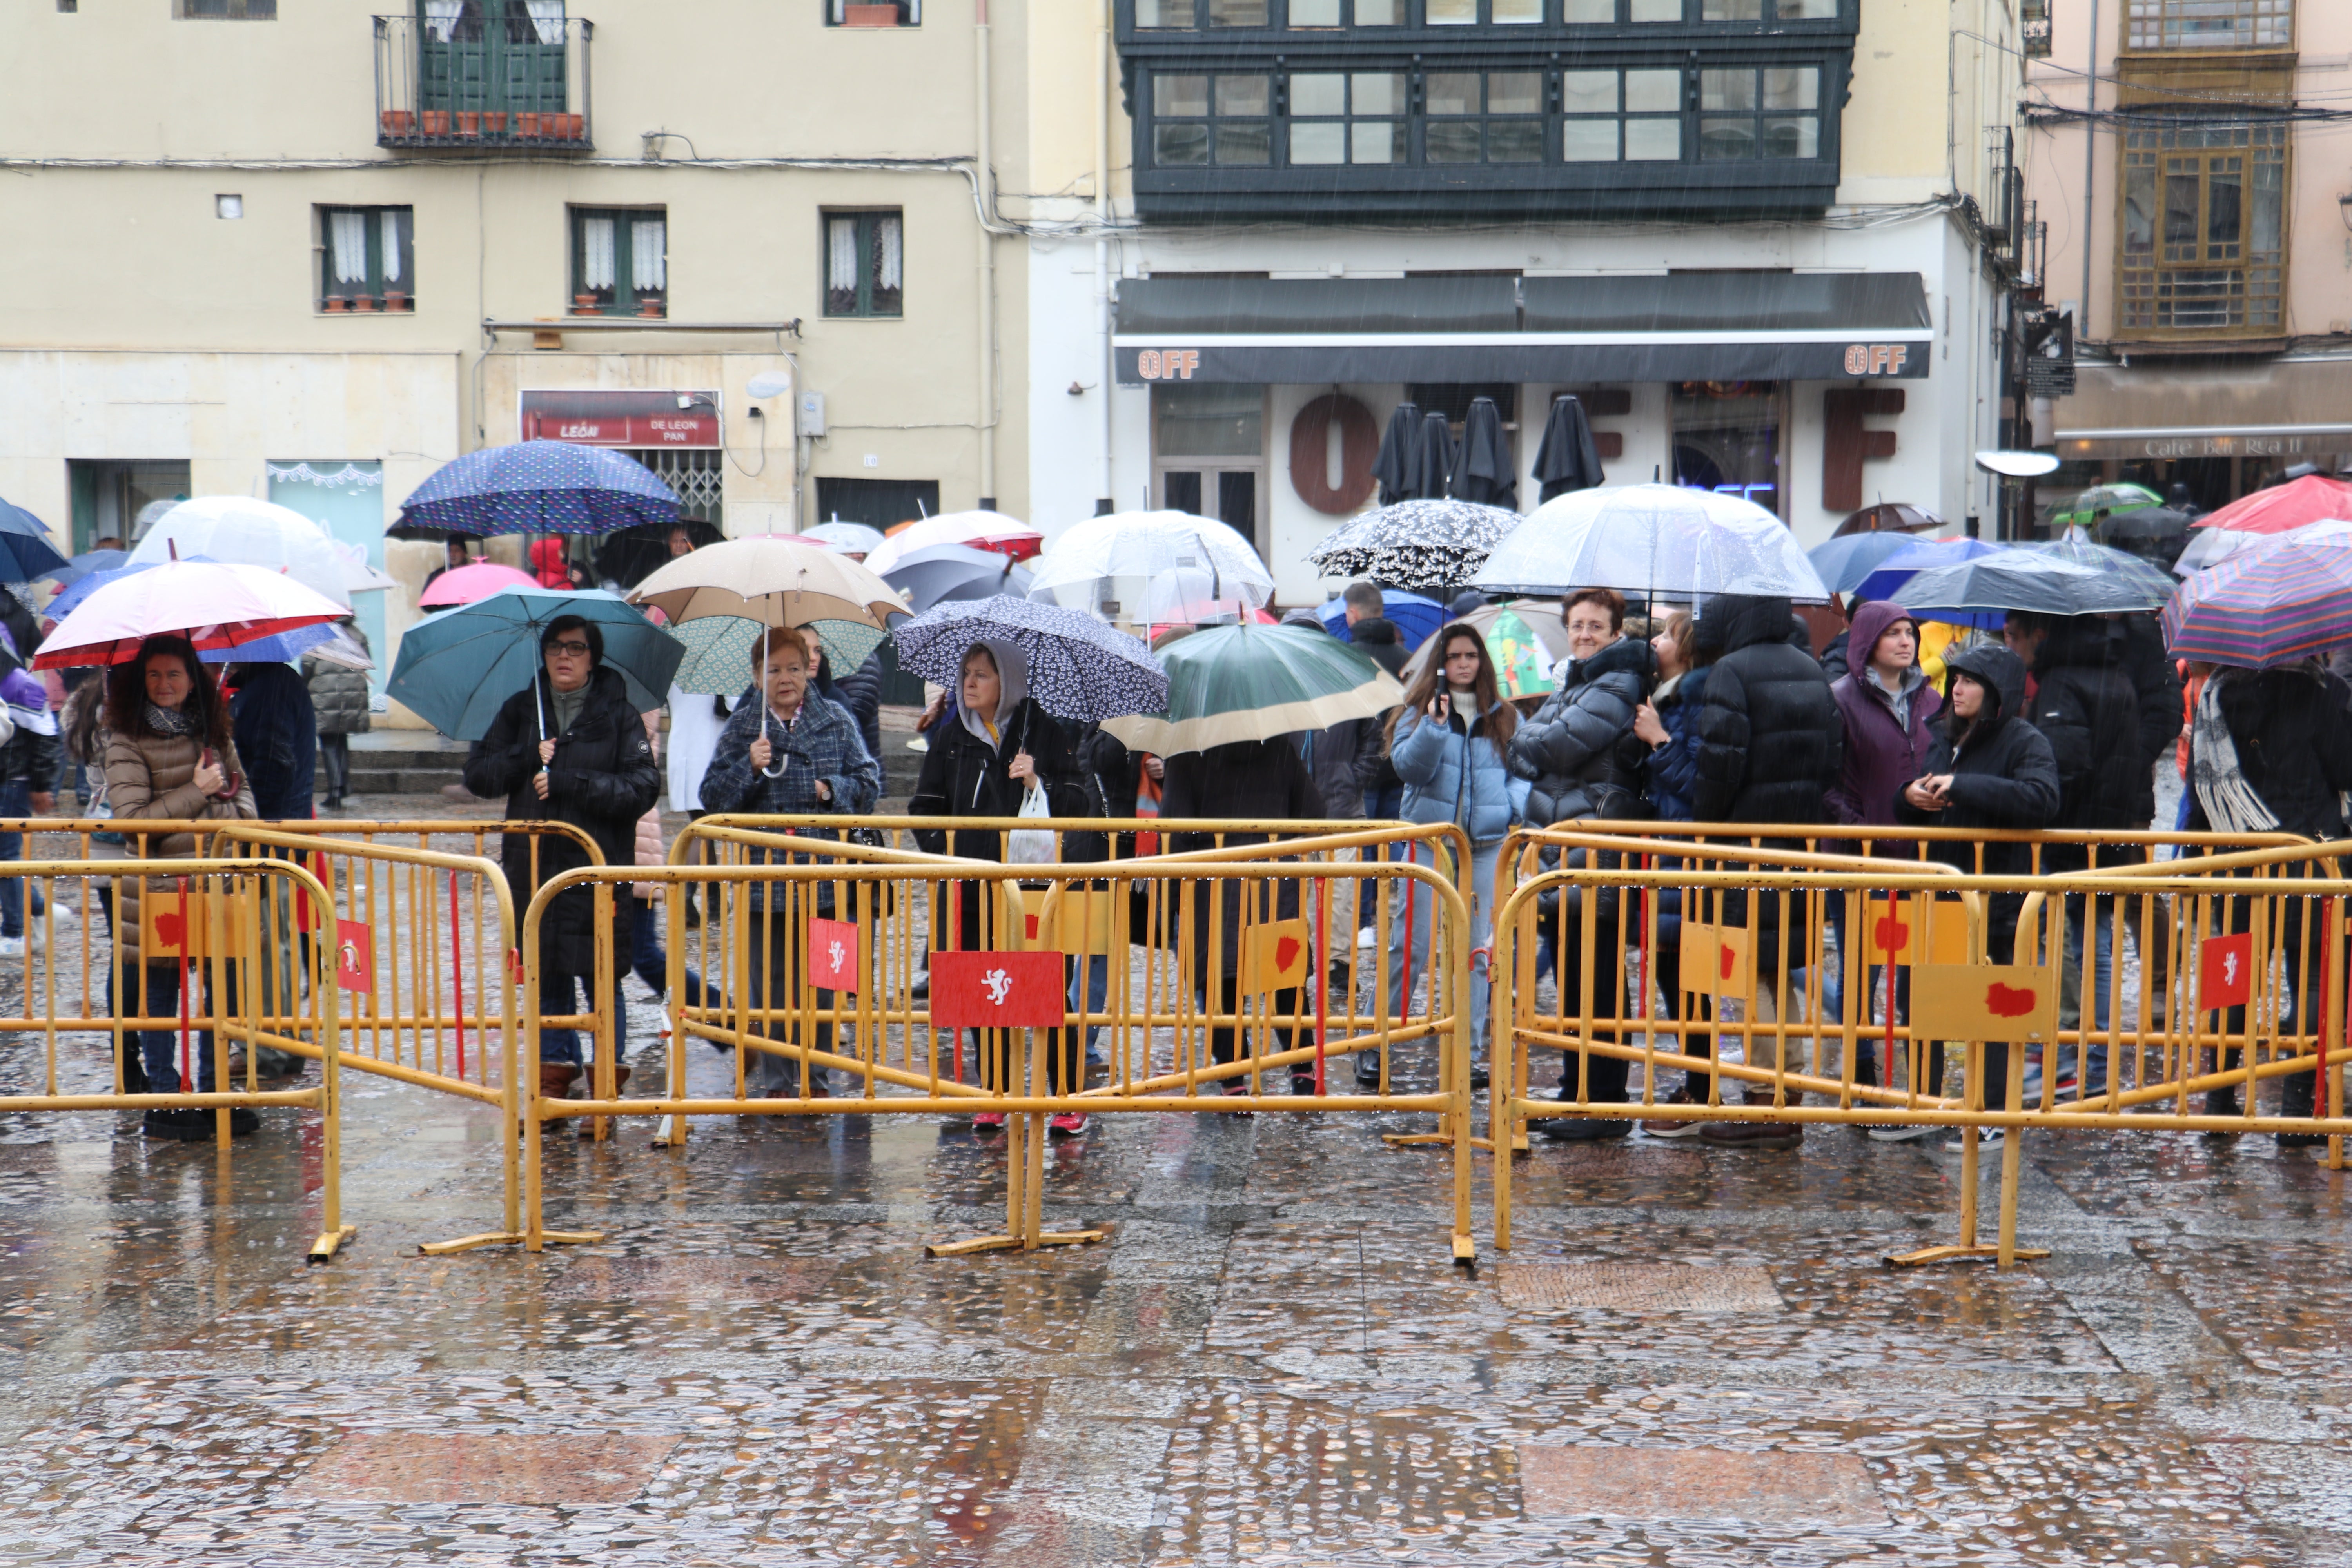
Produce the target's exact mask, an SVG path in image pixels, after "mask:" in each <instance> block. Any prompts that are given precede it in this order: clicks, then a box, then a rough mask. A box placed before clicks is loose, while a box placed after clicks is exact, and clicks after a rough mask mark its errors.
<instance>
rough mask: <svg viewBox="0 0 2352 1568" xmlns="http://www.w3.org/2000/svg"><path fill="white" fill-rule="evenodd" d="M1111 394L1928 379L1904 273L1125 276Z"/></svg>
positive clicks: (1921, 292)
mask: <svg viewBox="0 0 2352 1568" xmlns="http://www.w3.org/2000/svg"><path fill="white" fill-rule="evenodd" d="M1934 336H1935V331H1934V323H1933V321H1932V320H1931V318H1930V317H1929V315H1928V313H1927V290H1926V289H1925V288H1924V287H1922V285H1921V282H1920V279H1919V275H1918V274H1917V273H1916V272H1832V273H1794V272H1745V271H1740V272H1674V273H1665V274H1661V275H1655V276H1645V277H1626V276H1617V277H1607V278H1526V279H1521V278H1483V277H1473V278H1334V279H1328V280H1326V279H1265V278H1185V277H1181V276H1180V277H1160V278H1141V279H1128V280H1127V281H1126V282H1124V283H1121V284H1120V285H1119V289H1118V330H1117V333H1116V335H1115V337H1114V338H1113V340H1112V348H1113V350H1114V352H1115V353H1116V356H1117V359H1118V379H1119V381H1120V382H1121V383H1122V384H1127V385H1131V386H1132V385H1143V384H1150V383H1152V382H1160V381H1173V382H1185V381H1192V382H1241V383H1253V384H1315V383H1318V382H1335V381H1337V382H1398V381H1408V382H1410V381H1423V382H1431V381H1435V382H1496V381H1524V382H1551V383H1559V384H1592V383H1599V382H1624V381H1843V380H1860V379H1864V378H1868V379H1874V380H1875V379H1883V378H1888V377H1901V378H1918V377H1924V376H1925V375H1927V367H1928V359H1929V356H1928V353H1927V350H1928V345H1929V344H1930V343H1931V342H1932V341H1933V339H1934Z"/></svg>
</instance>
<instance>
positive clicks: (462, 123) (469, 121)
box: [457, 109, 482, 136]
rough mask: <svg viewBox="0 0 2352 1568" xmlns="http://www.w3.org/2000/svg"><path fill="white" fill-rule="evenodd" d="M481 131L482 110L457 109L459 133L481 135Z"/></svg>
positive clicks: (461, 134) (462, 134)
mask: <svg viewBox="0 0 2352 1568" xmlns="http://www.w3.org/2000/svg"><path fill="white" fill-rule="evenodd" d="M481 133H482V116H481V111H480V110H474V109H461V110H458V111H457V134H458V135H460V136H479V135H480V134H481Z"/></svg>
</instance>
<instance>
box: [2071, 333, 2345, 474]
mask: <svg viewBox="0 0 2352 1568" xmlns="http://www.w3.org/2000/svg"><path fill="white" fill-rule="evenodd" d="M2053 409H2054V413H2055V418H2056V424H2057V435H2058V455H2059V456H2060V457H2062V458H2247V457H2255V458H2298V457H2314V456H2318V455H2321V454H2325V453H2328V452H2352V359H2319V358H2312V359H2259V360H2245V359H2235V360H2228V361H2222V362H2219V363H2211V362H2202V363H2200V362H2198V361H2180V360H2174V361H2170V362H2168V363H2143V364H2136V365H2119V364H2084V365H2080V366H2078V367H2077V368H2076V370H2075V373H2074V395H2073V396H2072V397H2061V398H2059V399H2057V400H2056V402H2055V404H2054V405H2053Z"/></svg>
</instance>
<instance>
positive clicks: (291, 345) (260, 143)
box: [0, 0, 1029, 668]
mask: <svg viewBox="0 0 2352 1568" xmlns="http://www.w3.org/2000/svg"><path fill="white" fill-rule="evenodd" d="M982 17H983V19H982V21H981V22H979V23H976V22H975V20H974V17H973V15H972V13H971V10H970V9H969V8H959V9H958V10H957V11H956V12H954V13H952V14H950V13H944V12H941V11H940V10H938V9H936V8H934V10H933V11H932V13H931V14H929V15H926V14H925V12H924V9H923V6H922V5H921V4H920V0H895V3H893V4H885V5H871V4H849V3H846V0H799V3H796V4H790V5H779V4H772V3H767V0H697V3H696V4H695V5H691V6H680V5H674V4H672V5H665V4H658V3H656V0H414V3H413V4H412V5H408V6H407V7H406V8H402V7H401V5H399V0H375V4H374V5H373V6H369V5H344V4H340V3H336V0H142V3H141V4H138V5H115V4H84V5H72V4H64V5H60V4H57V3H56V0H38V4H26V5H17V6H12V7H9V8H7V10H6V11H5V15H0V61H5V62H6V64H5V67H0V70H5V79H6V84H7V85H6V90H5V92H0V154H5V156H0V169H5V178H0V230H5V233H6V234H7V235H8V236H9V238H8V240H7V242H6V244H5V247H0V421H5V423H0V496H5V498H7V499H8V500H12V501H14V502H16V504H18V505H20V506H23V507H25V508H26V509H27V510H31V511H32V512H34V513H35V514H36V515H37V516H38V517H40V518H41V519H43V520H44V521H47V522H48V523H49V524H50V526H51V527H52V528H53V530H54V531H56V533H57V535H58V542H59V543H60V545H61V546H66V547H68V548H70V549H72V550H76V551H79V550H83V549H87V548H89V547H90V545H91V544H92V543H93V542H96V541H97V540H99V539H100V538H103V537H108V536H121V535H123V534H124V533H125V531H126V530H128V529H129V528H130V527H131V526H132V525H133V523H134V520H135V519H136V517H137V515H138V513H139V511H140V510H142V507H144V506H146V505H147V504H149V503H151V502H152V501H154V500H168V499H170V498H172V497H174V496H184V495H190V494H218V493H234V494H250V495H257V496H265V497H268V498H269V499H272V500H279V501H282V502H285V503H286V504H289V505H293V506H295V507H296V508H297V510H306V511H308V512H309V513H310V515H313V516H317V517H319V518H320V520H321V521H324V522H326V523H327V524H328V525H329V526H330V527H331V529H332V530H334V531H336V532H337V533H338V534H339V535H340V536H341V537H345V538H348V539H351V540H352V541H353V542H364V543H367V544H369V545H370V547H371V549H372V551H373V552H376V553H377V558H378V559H379V560H381V561H382V562H383V564H385V565H386V566H387V568H388V569H389V570H390V571H391V572H392V573H393V574H394V576H396V577H398V578H399V579H401V581H402V583H403V584H404V586H403V588H401V589H400V590H396V591H393V592H389V593H386V594H383V595H375V596H374V597H376V598H378V599H380V600H381V601H382V604H381V605H380V607H375V608H373V609H372V610H371V611H368V612H363V616H362V618H363V621H364V620H366V619H369V618H373V619H374V621H375V623H376V624H375V625H374V626H373V630H374V631H375V632H376V633H377V634H378V643H377V646H378V649H379V655H380V658H381V660H382V662H383V665H384V666H385V667H386V668H389V665H390V662H391V657H392V654H393V652H394V646H395V644H396V639H397V637H398V635H399V633H400V631H401V629H402V627H403V626H405V625H406V624H407V623H408V622H409V621H410V620H411V619H413V618H414V615H415V610H414V603H415V585H416V584H420V583H421V581H422V578H423V576H424V574H425V573H426V572H427V571H429V570H430V569H431V567H432V566H433V565H434V564H436V563H437V561H438V559H439V554H440V552H439V550H438V548H437V547H436V546H433V545H430V544H410V543H402V542H390V543H389V544H388V545H387V544H386V543H385V542H383V538H382V534H383V527H384V525H385V524H386V523H388V522H390V521H393V520H394V518H395V517H396V515H397V509H398V506H399V503H400V501H401V500H402V499H403V498H404V497H405V496H406V495H407V494H408V492H409V491H410V490H412V489H415V486H416V485H417V483H419V482H420V481H421V480H422V479H424V478H425V476H426V475H428V474H430V473H431V472H432V471H433V470H434V469H435V468H437V467H439V466H440V465H441V464H443V463H446V462H447V461H448V460H450V459H451V458H455V457H457V456H458V455H460V454H462V453H464V452H467V451H469V450H473V449H475V448H477V447H483V446H488V445H494V444H498V443H502V442H508V441H513V440H516V439H520V438H521V437H524V436H525V435H527V434H537V435H546V436H553V437H557V438H563V439H583V440H591V441H595V442H598V443H600V444H604V445H610V446H616V447H621V448H622V449H625V450H628V451H631V452H632V453H633V454H635V455H639V456H641V457H643V458H645V460H646V461H647V462H648V463H649V464H651V465H652V466H653V467H655V468H656V471H658V472H660V473H662V474H663V475H664V477H665V478H667V479H670V481H671V482H672V484H673V487H674V488H676V489H677V490H678V492H679V494H680V496H681V499H682V500H683V501H684V502H685V504H686V507H687V510H688V515H690V516H694V517H698V518H704V519H708V520H709V521H713V522H715V523H716V524H718V526H719V527H720V528H721V529H722V530H723V531H726V532H728V533H730V534H741V533H749V532H765V531H790V530H792V529H793V528H795V527H798V526H800V525H802V524H803V523H806V522H810V521H814V520H817V519H820V518H823V517H825V516H828V515H838V516H841V517H843V518H845V519H855V520H858V521H873V522H880V523H887V522H890V521H898V520H900V519H902V518H906V517H912V516H915V515H917V513H918V511H919V510H942V509H945V510H953V509H956V508H964V507H971V506H974V505H980V504H994V505H997V506H1001V507H1003V509H1005V510H1010V511H1013V512H1015V513H1024V512H1025V510H1026V509H1027V506H1028V482H1027V459H1028V449H1029V448H1028V441H1027V437H1026V431H1025V405H1024V399H1023V397H1022V396H1021V395H1018V394H1017V393H1015V394H1014V395H1010V396H1008V395H1006V388H1007V387H1013V388H1018V387H1020V386H1022V385H1023V384H1024V380H1025V376H1026V364H1025V354H1026V349H1025V343H1026V321H1025V310H1026V300H1027V289H1026V285H1025V274H1024V268H1025V246H1024V242H1023V240H1022V238H1021V237H1020V235H1019V233H1018V225H1017V223H1016V222H1014V221H1013V220H1008V219H1005V218H1003V217H1002V216H999V205H1000V204H999V200H998V196H997V189H998V187H999V185H1003V187H1004V188H1006V189H1009V190H1011V191H1013V192H1019V191H1022V190H1024V189H1025V188H1026V185H1025V179H1024V175H1023V173H1022V171H1023V168H1024V146H1025V135H1024V130H1025V122H1024V116H1023V110H1022V104H1023V92H1022V82H1023V79H1024V62H1025V52H1026V46H1025V40H1024V32H1023V27H1022V23H1021V20H1020V18H1019V16H1018V15H1017V14H1016V15H1014V16H1012V17H1010V18H1008V19H1007V20H1005V21H1000V22H998V23H997V24H996V25H994V26H990V25H987V23H986V21H985V15H984V12H983V14H982ZM1007 205H1013V206H1015V207H1017V206H1018V205H1019V203H1018V201H1017V200H1014V201H1012V202H1010V203H1009V204H1007ZM755 378H758V380H759V385H760V389H761V394H762V395H754V392H753V382H754V380H755ZM515 549H519V545H514V546H507V547H503V548H502V550H501V553H507V552H510V551H512V550H515Z"/></svg>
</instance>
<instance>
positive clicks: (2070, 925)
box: [2001, 610, 2155, 1096]
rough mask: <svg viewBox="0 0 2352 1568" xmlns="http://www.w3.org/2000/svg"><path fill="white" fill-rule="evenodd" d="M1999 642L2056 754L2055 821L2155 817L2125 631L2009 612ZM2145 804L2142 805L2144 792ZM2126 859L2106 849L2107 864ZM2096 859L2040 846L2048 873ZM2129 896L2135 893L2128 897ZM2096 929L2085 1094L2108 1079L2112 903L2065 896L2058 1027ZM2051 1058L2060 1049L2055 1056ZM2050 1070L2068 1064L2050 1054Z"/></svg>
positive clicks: (2084, 825) (2070, 1009) (2070, 1024)
mask: <svg viewBox="0 0 2352 1568" xmlns="http://www.w3.org/2000/svg"><path fill="white" fill-rule="evenodd" d="M2001 641H2002V642H2003V644H2005V645H2006V646H2007V647H2008V648H2009V650H2010V652H2011V653H2013V654H2015V655H2017V657H2018V658H2021V659H2022V660H2024V661H2025V663H2026V666H2027V668H2029V669H2030V670H2031V671H2032V677H2033V679H2032V696H2031V698H2030V699H2029V702H2028V712H2029V713H2030V714H2031V716H2032V720H2033V726H2034V728H2035V729H2037V730H2040V731H2042V734H2044V735H2045V736H2047V737H2049V740H2050V752H2051V754H2052V755H2053V757H2055V758H2056V759H2057V761H2058V816H2057V817H2056V819H2055V820H2054V821H2053V822H2052V824H2051V826H2053V827H2062V828H2074V829H2082V830H2089V831H2097V830H2099V829H2103V828H2144V827H2146V826H2147V825H2148V818H2149V817H2150V816H2154V815H2155V810H2154V805H2155V803H2154V800H2153V785H2152V784H2151V778H2152V773H2151V770H2150V767H2149V762H2148V759H2147V758H2146V757H2145V756H2144V755H2143V753H2142V750H2141V747H2142V744H2143V742H2142V739H2141V728H2140V726H2141V718H2142V716H2141V713H2140V710H2139V695H2138V693H2137V692H2136V691H2135V690H2133V689H2132V683H2131V680H2130V678H2129V677H2128V676H2127V675H2126V673H2125V668H2124V647H2123V637H2122V628H2121V627H2119V626H2116V624H2115V623H2113V622H2111V621H2109V620H2107V619H2106V618H2105V616H2038V615H2034V614H2032V612H2030V611H2026V610H2011V612H2010V613H2009V617H2008V619H2007V621H2006V622H2005V623H2004V624H2003V625H2002V626H2001ZM2143 796H2148V797H2150V798H2149V803H2148V809H2147V811H2141V810H2140V806H2139V803H2140V800H2141V797H2143ZM2120 860H2121V857H2118V856H2116V855H2112V854H2103V855H2102V856H2101V857H2100V861H2101V864H2102V865H2103V866H2112V865H2116V864H2117V863H2118V862H2119V861H2120ZM2090 864H2091V857H2090V852H2089V847H2087V846H2085V845H2081V844H2051V845H2046V846H2044V847H2043V848H2042V869H2043V870H2044V871H2053V872H2063V871H2080V870H2084V869H2085V868H2088V867H2089V866H2090ZM2126 901H2129V900H2126ZM2086 925H2094V926H2095V927H2096V928H2097V931H2098V935H2097V937H2096V939H2095V941H2094V942H2093V943H2092V947H2093V950H2094V952H2095V955H2096V956H2095V961H2094V966H2093V967H2094V974H2093V981H2092V984H2094V985H2095V987H2096V991H2095V996H2094V1000H2093V1005H2092V1010H2091V1011H2092V1018H2093V1020H2094V1032H2095V1033H2096V1034H2097V1035H2098V1036H2099V1038H2098V1039H2095V1040H2092V1041H2088V1042H2085V1044H2084V1046H2083V1047H2080V1048H2081V1051H2082V1058H2081V1060H2080V1064H2079V1065H2080V1066H2081V1068H2082V1073H2081V1077H2080V1078H2079V1079H2078V1080H2077V1081H2078V1082H2079V1084H2080V1087H2081V1091H2082V1093H2083V1094H2084V1095H2085V1096H2088V1095H2093V1094H2099V1093H2104V1092H2105V1089H2106V1086H2107V1041H2106V1038H2105V1036H2106V1033H2107V1028H2108V1014H2109V1012H2110V1010H2111V1004H2112V998H2111V997H2110V996H2109V994H2108V993H2109V992H2110V991H2111V990H2112V989H2113V985H2114V973H2115V900H2112V899H2098V900H2086V899H2084V897H2083V896H2082V895H2081V894H2074V895H2072V896H2070V897H2069V898H2068V899H2067V900H2066V956H2065V960H2064V964H2063V969H2062V970H2061V972H2060V973H2061V981H2060V985H2059V1003H2058V1027H2059V1028H2060V1029H2062V1030H2066V1029H2073V1028H2074V1027H2075V1026H2077V1025H2078V1024H2079V1023H2080V1022H2081V1017H2082V1004H2083V999H2082V970H2083V947H2084V941H2083V938H2084V929H2085V926H2086ZM2054 1056H2055V1053H2054V1052H2053V1057H2054ZM2051 1065H2052V1066H2053V1067H2060V1066H2062V1065H2063V1064H2061V1063H2060V1062H2057V1061H2055V1060H2053V1062H2052V1064H2051Z"/></svg>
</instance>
